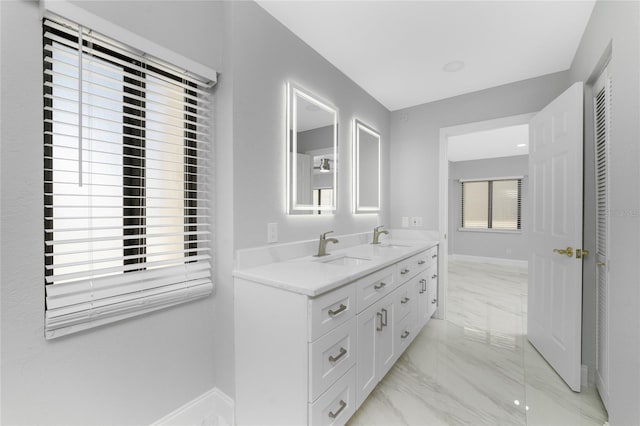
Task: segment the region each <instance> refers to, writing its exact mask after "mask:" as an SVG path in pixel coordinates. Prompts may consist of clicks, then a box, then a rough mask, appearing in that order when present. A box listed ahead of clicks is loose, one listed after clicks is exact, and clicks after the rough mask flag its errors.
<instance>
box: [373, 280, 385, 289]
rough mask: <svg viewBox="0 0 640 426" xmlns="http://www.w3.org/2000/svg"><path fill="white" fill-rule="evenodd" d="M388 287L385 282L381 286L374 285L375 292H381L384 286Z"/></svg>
mask: <svg viewBox="0 0 640 426" xmlns="http://www.w3.org/2000/svg"><path fill="white" fill-rule="evenodd" d="M386 285H387V283H383V282H381V283H380V284H377V285H374V286H373V289H374V290H380V289H381V288H383V287H384V286H386Z"/></svg>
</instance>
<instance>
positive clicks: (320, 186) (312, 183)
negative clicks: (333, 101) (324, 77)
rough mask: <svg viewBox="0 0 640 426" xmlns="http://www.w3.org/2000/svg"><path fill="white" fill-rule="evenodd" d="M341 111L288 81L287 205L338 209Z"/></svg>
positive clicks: (293, 209) (297, 210) (302, 210)
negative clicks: (339, 114) (339, 117)
mask: <svg viewBox="0 0 640 426" xmlns="http://www.w3.org/2000/svg"><path fill="white" fill-rule="evenodd" d="M337 154H338V112H337V110H336V108H335V107H333V106H332V105H330V104H329V103H327V102H325V101H322V100H320V99H318V98H317V97H316V96H314V95H311V94H310V93H309V92H307V91H306V90H304V89H301V88H300V87H298V86H296V85H294V84H292V83H288V84H287V209H288V212H289V214H309V215H313V214H332V213H333V211H335V209H336V192H337V182H338V180H337V175H338V174H337V160H338V155H337Z"/></svg>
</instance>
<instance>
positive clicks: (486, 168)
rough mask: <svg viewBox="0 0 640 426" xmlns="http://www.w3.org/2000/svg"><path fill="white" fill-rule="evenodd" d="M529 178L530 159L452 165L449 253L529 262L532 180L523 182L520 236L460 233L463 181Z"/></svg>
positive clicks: (490, 160)
mask: <svg viewBox="0 0 640 426" xmlns="http://www.w3.org/2000/svg"><path fill="white" fill-rule="evenodd" d="M528 174H529V156H528V155H518V156H515V157H502V158H489V159H484V160H471V161H456V162H450V163H449V253H450V254H462V255H467V256H482V257H497V258H502V259H513V260H528V258H529V246H528V244H529V236H528V231H527V229H528V226H527V225H528V218H527V211H528V207H527V204H528V200H529V190H528V180H527V179H526V178H525V179H523V180H522V195H521V196H522V216H521V219H522V222H521V223H522V228H523V229H522V231H521V232H520V233H504V232H482V231H468V230H467V231H459V228H460V216H461V212H460V203H459V200H460V196H461V194H460V182H459V180H460V179H488V178H497V177H508V176H526V175H528Z"/></svg>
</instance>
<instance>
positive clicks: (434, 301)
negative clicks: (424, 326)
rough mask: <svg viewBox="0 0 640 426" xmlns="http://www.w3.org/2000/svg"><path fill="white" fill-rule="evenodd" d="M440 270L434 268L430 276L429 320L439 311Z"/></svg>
mask: <svg viewBox="0 0 640 426" xmlns="http://www.w3.org/2000/svg"><path fill="white" fill-rule="evenodd" d="M437 271H438V269H437V268H432V270H431V275H430V276H429V291H428V295H429V297H428V299H429V309H428V318H427V320H428V319H429V318H431V317H432V316H433V314H434V313H435V312H436V309H438V274H437Z"/></svg>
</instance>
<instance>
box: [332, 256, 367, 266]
mask: <svg viewBox="0 0 640 426" xmlns="http://www.w3.org/2000/svg"><path fill="white" fill-rule="evenodd" d="M370 261H371V259H365V258H362V257H351V256H341V257H338V258H333V259H327V260H321V261H320V262H322V263H328V264H331V265H342V266H358V265H362V264H363V263H366V262H370Z"/></svg>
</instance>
